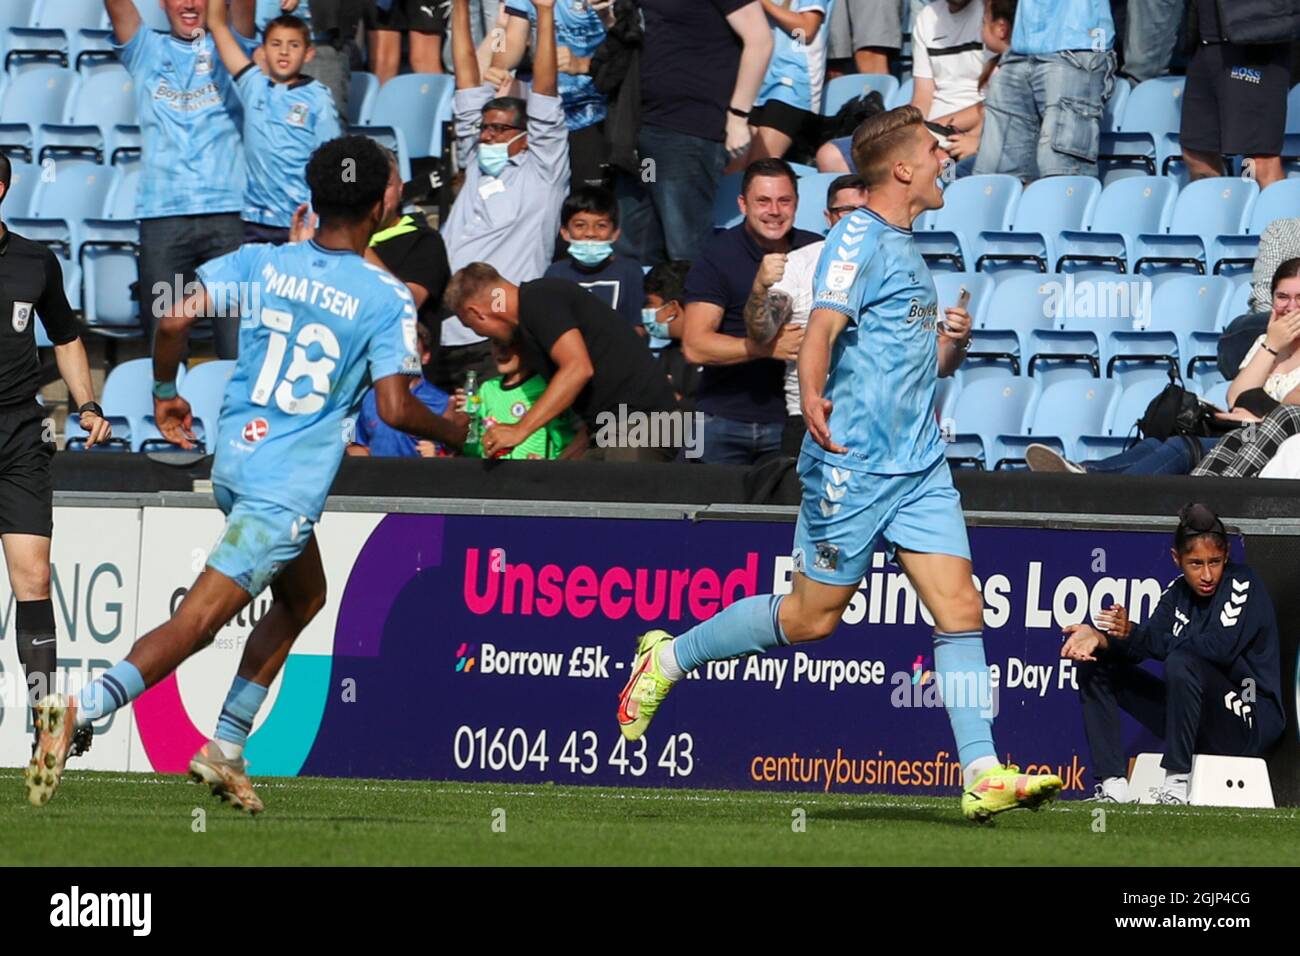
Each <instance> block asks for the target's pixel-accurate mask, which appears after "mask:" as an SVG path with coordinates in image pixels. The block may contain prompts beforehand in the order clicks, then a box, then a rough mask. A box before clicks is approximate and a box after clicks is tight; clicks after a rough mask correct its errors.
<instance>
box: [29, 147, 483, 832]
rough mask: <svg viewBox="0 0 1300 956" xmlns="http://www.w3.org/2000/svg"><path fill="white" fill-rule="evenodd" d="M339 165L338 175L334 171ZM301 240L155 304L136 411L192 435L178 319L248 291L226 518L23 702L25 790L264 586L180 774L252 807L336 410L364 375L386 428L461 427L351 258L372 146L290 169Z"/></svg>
mask: <svg viewBox="0 0 1300 956" xmlns="http://www.w3.org/2000/svg"><path fill="white" fill-rule="evenodd" d="M345 168H350V169H352V170H353V171H354V172H355V175H354V176H340V175H339V170H341V169H345ZM307 183H308V185H309V186H310V188H311V200H312V206H313V207H314V208H315V210H316V213H317V215H319V217H320V226H319V228H318V230H317V232H316V235H315V238H313V239H311V240H308V241H305V242H296V243H290V244H288V245H283V246H271V245H260V244H259V245H247V246H244V247H243V248H241V249H239V250H238V251H237V252H233V253H231V254H230V255H228V256H223V257H221V258H220V259H217V260H214V261H213V262H209V263H208V264H207V265H205V266H204V267H203V268H202V269H201V270H200V272H199V278H200V280H201V282H202V286H203V287H202V288H200V289H199V290H198V291H196V292H195V293H194V294H192V295H191V296H189V297H187V298H186V300H185V301H184V302H182V303H180V304H178V305H177V306H176V307H175V308H174V309H173V310H172V311H171V312H170V313H168V314H167V315H166V316H164V317H163V319H162V321H161V323H160V326H159V334H158V348H157V350H156V352H155V354H154V379H155V382H154V418H155V420H156V421H157V422H158V428H159V430H160V431H161V432H162V433H163V435H164V436H166V437H167V439H168V440H169V441H172V442H174V443H176V444H178V445H180V446H181V447H183V448H190V447H193V443H194V434H193V432H192V430H191V423H192V418H191V411H190V406H189V403H188V402H186V401H185V399H183V398H181V397H180V396H179V395H177V394H176V382H175V378H176V369H177V366H178V365H179V362H180V357H181V353H182V351H183V350H184V348H185V340H186V338H187V337H188V335H189V329H190V326H191V325H193V323H194V316H195V315H201V314H204V313H206V312H207V311H208V309H209V308H210V307H211V304H212V303H211V300H213V299H218V298H221V297H229V296H230V295H231V291H230V290H231V289H253V290H255V293H254V294H255V295H256V298H257V299H258V300H259V301H257V303H256V307H250V308H248V309H247V310H246V314H245V315H243V316H242V321H241V323H240V330H239V334H240V346H241V348H240V352H239V362H238V364H237V365H236V367H235V371H234V374H232V375H231V377H230V383H229V384H228V385H227V386H226V395H225V401H224V402H223V403H222V406H221V418H220V421H219V423H218V426H217V440H216V444H215V448H216V453H215V460H214V462H213V465H212V485H213V493H214V495H215V497H216V499H217V504H218V506H219V507H220V508H221V510H222V511H223V512H225V514H226V519H227V520H226V527H225V530H224V531H223V532H222V536H221V538H220V540H218V541H217V543H216V545H215V546H214V547H213V549H212V551H211V552H210V554H209V555H208V563H207V566H206V567H205V568H204V569H203V571H202V572H201V573H200V574H199V576H198V579H197V580H196V581H195V582H194V586H193V587H191V588H190V590H189V591H188V592H187V593H186V595H185V598H184V600H183V601H182V602H181V604H180V606H179V607H178V608H177V609H176V613H175V614H174V615H173V616H172V617H171V619H170V620H168V621H166V622H164V623H163V624H162V625H160V626H159V627H156V628H154V629H153V630H152V631H150V632H149V633H148V634H145V635H144V636H143V637H141V638H140V640H138V641H137V642H136V643H135V645H134V646H133V647H132V648H131V653H130V654H128V655H127V657H126V659H125V660H123V661H121V662H120V663H118V664H116V665H114V666H113V667H112V668H110V669H109V670H108V671H106V672H105V673H104V674H103V675H102V676H101V677H99V678H98V679H97V680H95V681H93V682H92V683H90V684H89V685H87V686H86V688H85V689H84V690H83V691H82V692H81V694H79V695H71V694H68V695H65V694H51V695H50V696H48V697H46V698H45V699H44V700H42V701H41V702H40V703H39V704H38V705H37V712H38V717H39V720H40V725H41V728H42V733H41V739H40V743H39V744H38V746H37V750H36V754H35V755H34V757H33V763H32V765H31V767H30V770H29V773H28V779H27V798H28V801H29V802H30V803H32V804H34V805H36V806H42V805H44V804H45V803H47V802H48V801H49V799H50V797H52V796H53V795H54V791H55V790H56V789H57V788H58V786H59V779H60V777H61V776H62V773H63V762H64V759H65V758H66V756H67V753H68V747H69V744H70V743H71V741H72V736H73V734H74V733H75V730H76V728H77V726H78V725H81V726H85V725H87V724H89V723H91V722H92V721H95V720H99V719H101V718H103V717H106V716H108V715H109V714H111V713H113V712H114V711H115V710H117V709H119V708H121V707H124V706H126V704H128V703H129V702H130V701H132V700H134V699H135V698H137V697H139V696H140V695H141V694H142V693H144V691H145V689H146V688H148V687H151V686H153V685H155V684H157V683H158V682H159V681H162V680H163V679H165V678H166V677H167V676H168V675H170V674H172V673H173V672H174V671H175V670H176V668H177V667H179V666H180V665H181V663H182V662H183V661H184V660H185V659H186V658H188V657H189V656H190V655H191V654H193V653H194V652H195V651H198V650H199V649H200V648H202V647H204V646H206V645H207V644H209V643H210V642H211V640H212V635H213V634H215V633H216V632H217V631H218V630H219V629H220V628H222V627H223V626H225V624H226V623H227V622H228V621H230V619H231V618H233V617H234V616H235V615H236V614H237V613H239V611H240V610H241V609H242V608H244V607H246V606H247V605H248V604H249V602H250V601H252V600H253V598H254V597H256V596H257V595H258V594H260V593H261V592H262V591H263V590H264V589H265V588H267V587H270V588H271V592H272V594H273V595H274V597H275V600H274V602H273V603H272V604H271V607H270V609H269V611H268V612H267V613H266V614H265V615H263V616H262V618H261V619H260V620H259V621H258V623H257V626H256V627H254V628H253V632H252V633H251V634H250V635H249V637H248V641H247V643H246V644H245V646H244V654H243V657H242V658H241V659H240V663H239V672H238V676H237V677H236V678H235V681H234V683H233V685H232V686H231V688H230V693H229V694H228V695H227V697H226V701H225V704H224V706H223V707H222V709H221V716H220V718H219V720H218V721H217V727H216V733H215V735H214V739H212V740H209V741H208V742H207V743H206V744H204V745H203V747H201V748H200V749H199V752H198V753H196V754H195V755H194V759H193V760H191V761H190V767H189V770H190V776H191V777H192V778H194V779H195V780H198V781H201V782H202V783H204V784H206V785H207V786H209V787H210V788H211V789H212V791H213V793H215V794H217V795H218V796H220V797H221V798H222V799H224V800H225V801H226V802H228V803H230V804H232V805H233V806H235V807H238V808H239V809H242V810H244V811H246V812H247V813H258V812H260V811H261V810H262V801H261V800H260V799H259V798H258V796H257V794H256V793H255V792H254V791H253V787H252V784H251V782H250V781H249V779H248V774H247V773H246V769H245V763H244V757H243V750H244V743H245V741H246V740H247V738H248V736H249V734H250V733H251V731H252V727H253V721H254V719H255V718H256V716H257V712H258V710H259V709H260V708H261V706H262V704H263V703H264V702H265V700H266V695H267V690H268V688H269V687H270V685H271V682H272V681H273V680H274V679H275V677H276V675H277V674H279V672H280V669H281V668H282V667H283V665H284V661H285V658H286V657H287V656H288V652H289V647H290V645H292V643H293V642H294V641H295V640H296V639H297V637H298V635H299V634H300V633H301V632H302V629H303V628H304V627H306V626H307V624H308V623H309V622H310V621H311V619H312V618H313V617H314V616H315V615H316V613H317V612H318V611H319V610H320V609H321V607H322V606H323V605H324V603H325V571H324V568H323V567H322V566H321V558H320V550H319V548H318V547H317V545H316V537H315V535H314V534H313V531H314V529H315V526H316V523H317V522H318V521H319V520H320V514H321V510H322V509H323V508H324V506H325V496H326V494H328V492H329V489H330V485H331V484H332V483H333V481H334V476H335V474H336V473H337V472H338V468H339V462H340V461H341V460H342V458H343V449H344V442H343V440H342V439H343V437H344V435H345V434H346V430H345V428H344V423H345V422H346V421H347V419H348V418H350V417H351V416H352V415H353V414H354V413H355V412H356V408H357V405H358V404H359V403H360V401H361V395H362V393H363V392H364V391H365V390H366V389H367V388H368V387H369V386H370V385H371V384H372V383H373V385H374V388H375V392H376V395H377V398H378V406H379V413H380V415H381V417H382V418H383V420H384V421H385V422H386V423H387V424H389V425H391V426H393V427H394V428H397V429H400V430H401V431H404V432H408V433H410V434H414V435H418V436H420V437H421V438H428V439H430V440H432V441H442V442H447V443H449V444H461V443H463V442H464V440H465V429H464V427H463V426H462V427H460V428H457V427H456V426H455V425H453V424H452V423H451V422H449V421H447V420H446V419H445V418H440V417H438V416H437V415H434V414H433V413H432V412H431V411H429V410H428V409H427V408H425V407H424V405H422V404H421V403H420V402H419V401H418V400H417V399H416V398H415V396H414V395H412V393H411V388H410V385H409V384H408V376H413V375H418V374H420V360H419V357H418V356H417V355H416V353H415V342H416V332H415V326H416V317H415V303H414V302H413V301H412V299H411V294H410V292H408V291H407V289H406V286H405V285H404V284H403V283H402V282H400V281H398V280H397V279H395V278H394V277H393V276H392V275H391V274H390V273H388V272H386V271H385V270H383V269H381V268H379V267H378V266H375V265H371V264H370V263H368V262H366V261H365V259H364V258H363V257H362V256H363V253H364V252H365V250H366V248H367V246H368V244H369V242H370V237H371V236H372V235H373V234H374V231H375V229H376V228H377V227H378V225H379V223H380V222H381V221H382V219H383V216H384V190H385V188H386V187H387V184H388V159H387V157H385V155H384V153H383V151H382V150H381V149H380V148H379V146H378V145H377V144H375V143H374V142H372V141H371V140H369V139H366V138H365V137H363V136H349V137H346V138H343V139H336V140H333V141H332V142H329V143H326V144H325V145H324V146H322V147H321V148H320V149H318V150H317V151H316V152H315V153H314V154H313V155H312V158H311V162H310V163H309V165H308V167H307Z"/></svg>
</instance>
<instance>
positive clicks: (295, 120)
mask: <svg viewBox="0 0 1300 956" xmlns="http://www.w3.org/2000/svg"><path fill="white" fill-rule="evenodd" d="M309 115H310V114H309V111H308V109H307V104H306V103H294V104H293V107H292V108H291V109H290V110H289V125H290V126H306V125H307V117H308V116H309Z"/></svg>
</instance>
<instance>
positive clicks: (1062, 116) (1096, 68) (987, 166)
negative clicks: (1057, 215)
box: [975, 50, 1115, 182]
mask: <svg viewBox="0 0 1300 956" xmlns="http://www.w3.org/2000/svg"><path fill="white" fill-rule="evenodd" d="M1114 72H1115V54H1114V53H1112V52H1110V51H1105V52H1100V53H1098V52H1093V51H1091V50H1062V51H1061V52H1060V53H1052V54H1048V55H1045V56H1025V55H1023V54H1019V53H1007V54H1004V55H1003V57H1002V65H1001V67H1000V68H999V69H998V72H997V73H996V74H994V76H993V80H992V81H991V82H990V83H989V88H988V96H987V97H986V98H985V100H984V132H983V134H982V135H981V137H980V148H979V153H978V154H977V155H976V157H975V175H977V176H980V175H985V174H987V173H1006V174H1008V175H1011V176H1015V177H1017V178H1018V179H1021V180H1023V181H1025V182H1028V181H1030V180H1033V179H1038V178H1039V177H1042V176H1096V175H1097V150H1098V146H1099V143H1100V140H1101V113H1102V107H1103V105H1104V103H1105V100H1106V98H1107V97H1108V96H1110V91H1111V87H1112V85H1113V83H1114V79H1113V74H1114Z"/></svg>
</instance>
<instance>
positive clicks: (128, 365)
mask: <svg viewBox="0 0 1300 956" xmlns="http://www.w3.org/2000/svg"><path fill="white" fill-rule="evenodd" d="M184 383H185V366H184V365H182V366H181V367H180V368H178V369H177V370H176V384H177V388H180V387H181V386H183V385H184ZM99 404H100V405H101V406H102V407H103V409H104V417H105V419H107V421H108V423H109V424H110V425H112V426H113V434H114V435H115V436H116V437H117V438H121V439H124V440H125V441H127V442H129V443H130V444H131V448H132V450H134V451H139V450H140V442H141V441H142V440H143V439H142V438H141V433H142V431H143V427H144V421H145V418H146V417H148V416H151V415H153V359H151V358H139V359H130V360H129V361H126V362H121V363H119V364H118V365H116V366H114V367H113V368H112V369H111V370H110V371H109V373H108V378H107V379H105V380H104V394H103V396H102V398H101V399H100V402H99ZM65 433H66V436H67V443H68V448H70V449H72V448H75V447H79V446H80V445H81V444H82V443H84V441H85V438H86V433H85V432H84V431H83V430H82V428H81V423H80V422H78V421H77V418H76V416H70V417H69V418H68V422H67V425H66V427H65Z"/></svg>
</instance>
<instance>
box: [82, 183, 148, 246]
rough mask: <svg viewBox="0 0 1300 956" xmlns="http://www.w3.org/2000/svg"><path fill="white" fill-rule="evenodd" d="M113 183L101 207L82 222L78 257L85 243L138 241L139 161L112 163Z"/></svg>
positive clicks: (130, 243)
mask: <svg viewBox="0 0 1300 956" xmlns="http://www.w3.org/2000/svg"><path fill="white" fill-rule="evenodd" d="M112 169H113V184H112V185H111V186H110V187H109V191H108V196H107V197H106V198H105V199H104V206H103V209H102V210H101V211H100V212H99V213H98V214H97V215H95V216H93V217H88V218H87V219H86V220H85V221H84V222H83V223H82V226H81V229H82V233H81V240H82V241H81V245H80V246H79V247H78V250H77V252H78V258H79V259H80V258H81V257H82V256H83V255H84V253H85V249H86V247H87V246H88V245H98V246H102V247H113V246H116V247H119V248H134V247H136V246H137V245H139V242H140V225H139V222H138V221H137V220H136V218H135V197H136V192H137V190H138V189H139V184H140V164H139V163H133V164H131V165H130V166H114V167H112Z"/></svg>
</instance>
